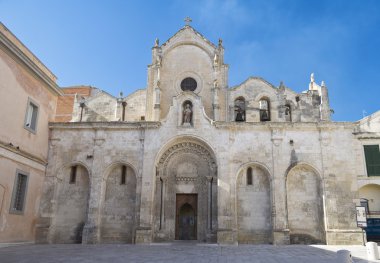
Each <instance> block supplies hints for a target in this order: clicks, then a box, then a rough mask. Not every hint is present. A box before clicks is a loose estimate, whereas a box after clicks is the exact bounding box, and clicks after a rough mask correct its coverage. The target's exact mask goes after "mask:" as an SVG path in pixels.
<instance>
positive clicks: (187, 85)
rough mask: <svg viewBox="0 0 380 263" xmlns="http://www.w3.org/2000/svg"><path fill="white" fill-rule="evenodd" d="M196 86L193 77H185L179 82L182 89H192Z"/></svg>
mask: <svg viewBox="0 0 380 263" xmlns="http://www.w3.org/2000/svg"><path fill="white" fill-rule="evenodd" d="M196 88H197V82H196V81H195V79H193V78H185V79H184V80H182V82H181V89H182V90H183V91H186V90H190V91H194V90H195V89H196Z"/></svg>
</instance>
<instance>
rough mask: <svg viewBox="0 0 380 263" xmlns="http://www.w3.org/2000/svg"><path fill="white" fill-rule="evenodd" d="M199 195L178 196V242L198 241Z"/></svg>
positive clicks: (176, 234)
mask: <svg viewBox="0 0 380 263" xmlns="http://www.w3.org/2000/svg"><path fill="white" fill-rule="evenodd" d="M197 203H198V195H197V194H177V195H176V231H175V237H176V239H177V240H196V239H197Z"/></svg>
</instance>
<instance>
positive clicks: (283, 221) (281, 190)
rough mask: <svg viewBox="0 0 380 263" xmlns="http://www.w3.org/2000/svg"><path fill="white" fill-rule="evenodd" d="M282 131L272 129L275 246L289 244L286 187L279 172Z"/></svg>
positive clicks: (276, 128)
mask: <svg viewBox="0 0 380 263" xmlns="http://www.w3.org/2000/svg"><path fill="white" fill-rule="evenodd" d="M283 137H284V136H283V130H281V129H279V128H278V127H272V160H273V171H272V176H273V177H272V189H271V192H272V224H273V225H272V226H273V243H274V244H276V245H284V244H289V243H290V239H289V229H288V217H287V211H286V185H285V183H286V182H285V177H284V176H283V173H282V170H281V163H280V161H279V160H282V159H283V158H282V156H281V155H282V151H281V150H282V144H283Z"/></svg>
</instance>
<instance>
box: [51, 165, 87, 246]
mask: <svg viewBox="0 0 380 263" xmlns="http://www.w3.org/2000/svg"><path fill="white" fill-rule="evenodd" d="M57 178H58V181H57V193H56V213H55V215H54V219H53V223H52V226H51V227H50V231H51V236H52V242H53V243H82V232H83V227H84V224H85V222H86V220H87V210H88V198H89V183H90V182H89V181H90V178H89V172H88V170H87V169H86V167H85V166H84V165H82V164H77V163H75V164H71V165H68V166H64V167H63V168H62V169H60V171H59V172H58V175H57Z"/></svg>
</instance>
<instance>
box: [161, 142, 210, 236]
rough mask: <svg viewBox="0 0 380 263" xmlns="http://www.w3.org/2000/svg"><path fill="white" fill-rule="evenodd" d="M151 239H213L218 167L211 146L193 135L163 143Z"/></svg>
mask: <svg viewBox="0 0 380 263" xmlns="http://www.w3.org/2000/svg"><path fill="white" fill-rule="evenodd" d="M156 169H157V171H156V190H155V199H154V240H155V241H171V240H199V241H203V242H216V229H217V185H216V183H217V178H216V174H217V169H216V161H215V157H214V154H213V152H212V150H211V149H210V148H209V147H208V146H207V145H206V144H205V143H203V142H201V141H199V140H196V139H193V138H182V139H179V140H176V142H175V143H172V144H170V145H169V146H167V147H166V150H164V151H163V153H162V154H161V156H160V159H158V163H157V166H156Z"/></svg>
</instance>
